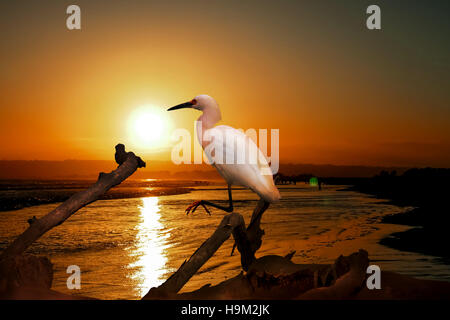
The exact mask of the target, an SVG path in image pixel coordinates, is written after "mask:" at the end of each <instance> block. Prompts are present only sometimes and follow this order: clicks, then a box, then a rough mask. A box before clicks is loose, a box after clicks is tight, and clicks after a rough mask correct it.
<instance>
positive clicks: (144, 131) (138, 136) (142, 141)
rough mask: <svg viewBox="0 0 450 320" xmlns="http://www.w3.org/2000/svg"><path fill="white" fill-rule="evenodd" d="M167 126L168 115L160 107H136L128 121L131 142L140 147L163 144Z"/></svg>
mask: <svg viewBox="0 0 450 320" xmlns="http://www.w3.org/2000/svg"><path fill="white" fill-rule="evenodd" d="M167 127H168V120H167V118H166V115H165V114H164V113H163V112H162V110H161V109H160V108H157V107H153V106H143V107H140V108H138V109H136V110H135V111H133V113H132V114H131V116H130V119H129V122H128V131H129V135H130V139H131V142H132V143H133V144H134V145H135V146H137V147H140V148H148V147H158V146H161V144H162V143H163V140H165V139H164V136H165V135H166V131H167V129H168V128H167Z"/></svg>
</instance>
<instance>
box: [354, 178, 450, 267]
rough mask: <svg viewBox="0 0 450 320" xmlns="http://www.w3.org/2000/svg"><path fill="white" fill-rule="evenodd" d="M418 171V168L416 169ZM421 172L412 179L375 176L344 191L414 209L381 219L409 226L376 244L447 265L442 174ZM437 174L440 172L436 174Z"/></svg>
mask: <svg viewBox="0 0 450 320" xmlns="http://www.w3.org/2000/svg"><path fill="white" fill-rule="evenodd" d="M416 170H417V169H416ZM421 170H422V171H421ZM427 170H428V169H420V170H417V172H413V173H414V175H413V174H411V176H413V177H409V176H406V177H405V176H404V175H403V176H395V175H391V176H389V175H387V176H375V177H374V178H369V179H364V180H363V179H360V180H357V181H354V184H353V186H352V187H349V188H348V189H347V190H351V191H356V192H360V193H364V194H368V195H372V196H375V197H376V198H377V199H385V200H386V201H387V203H389V204H392V205H396V206H399V207H407V206H412V207H414V208H413V209H411V210H408V211H406V212H404V213H397V214H393V215H388V216H385V217H383V219H382V221H381V223H386V224H395V225H404V226H411V227H413V228H411V229H409V230H406V231H402V232H396V233H393V234H391V235H389V236H388V237H385V238H383V239H381V240H380V241H379V244H381V245H384V246H387V247H389V248H392V249H397V250H400V251H407V252H414V253H419V254H425V255H430V256H434V257H438V258H442V260H443V263H445V264H450V252H449V251H448V248H447V247H446V243H447V239H446V234H447V233H446V232H447V231H446V230H445V228H446V226H447V225H448V222H449V217H448V216H447V215H446V213H445V212H444V211H445V209H444V208H445V203H444V201H445V199H446V197H445V190H446V189H445V178H446V177H445V174H443V176H439V177H438V176H436V173H435V172H431V173H430V172H427ZM417 173H419V174H417ZM437 173H439V172H437Z"/></svg>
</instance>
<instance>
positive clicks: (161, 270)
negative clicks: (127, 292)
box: [129, 197, 170, 297]
mask: <svg viewBox="0 0 450 320" xmlns="http://www.w3.org/2000/svg"><path fill="white" fill-rule="evenodd" d="M141 200H142V206H140V207H139V210H140V213H141V214H140V219H141V221H140V222H139V224H138V225H137V229H138V233H137V235H136V247H135V248H136V249H135V250H134V252H133V253H132V255H133V256H135V257H136V260H135V261H134V262H133V263H132V264H130V265H129V267H130V268H133V269H135V272H134V274H133V275H132V278H133V280H135V281H136V282H137V288H136V290H137V291H138V294H139V296H140V297H142V296H143V295H145V294H146V293H147V292H148V290H150V288H152V287H156V286H158V285H160V284H161V283H162V282H163V280H164V279H163V278H162V276H163V275H164V274H165V273H166V272H167V270H166V262H167V257H166V254H165V250H166V249H167V247H168V245H167V239H168V237H169V236H170V234H169V232H168V231H167V230H164V225H163V224H162V223H161V222H160V221H159V220H160V218H161V214H160V206H159V204H158V200H159V199H158V197H149V198H142V199H141Z"/></svg>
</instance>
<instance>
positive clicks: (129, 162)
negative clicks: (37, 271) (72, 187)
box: [0, 144, 145, 260]
mask: <svg viewBox="0 0 450 320" xmlns="http://www.w3.org/2000/svg"><path fill="white" fill-rule="evenodd" d="M115 159H116V162H117V163H118V164H119V167H118V168H117V169H116V170H114V171H112V172H110V173H103V172H101V173H100V174H99V177H98V180H97V182H95V183H94V184H93V185H91V186H90V187H89V188H88V189H86V190H84V191H81V192H78V193H76V194H74V195H73V196H71V197H70V198H69V199H67V200H66V201H65V202H63V203H62V204H61V205H60V206H58V207H57V208H56V209H55V210H53V211H51V212H50V213H48V214H47V215H45V216H44V217H42V218H40V219H33V220H32V222H31V223H30V226H29V228H28V229H27V230H25V232H24V233H22V234H21V235H20V236H19V237H17V239H16V240H14V242H13V243H12V244H11V245H10V246H9V247H7V248H6V249H5V250H4V251H3V252H2V254H1V255H0V260H2V259H6V258H11V257H14V256H17V255H19V254H21V253H23V252H24V251H25V250H26V249H27V248H28V247H29V246H30V245H31V244H32V243H33V242H34V241H36V240H37V239H38V238H39V237H41V236H42V235H43V234H44V233H46V232H47V231H49V230H50V229H52V228H53V227H56V226H58V225H60V224H61V223H63V222H64V221H65V220H66V219H67V218H69V217H70V216H71V215H72V214H74V213H75V212H77V211H78V210H79V209H81V208H83V207H84V206H86V205H88V204H90V203H92V202H94V201H96V200H97V199H98V198H99V197H100V196H101V195H102V194H104V193H105V192H107V191H108V190H109V189H111V188H112V187H114V186H116V185H118V184H120V183H121V182H122V181H124V180H125V179H127V178H128V177H129V176H130V175H132V174H133V173H134V172H135V171H136V170H137V169H138V168H141V167H145V162H144V161H142V159H141V158H139V157H137V156H136V155H135V154H134V153H133V152H125V146H124V145H123V144H118V145H117V146H116V154H115Z"/></svg>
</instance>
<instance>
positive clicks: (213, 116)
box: [167, 95, 280, 229]
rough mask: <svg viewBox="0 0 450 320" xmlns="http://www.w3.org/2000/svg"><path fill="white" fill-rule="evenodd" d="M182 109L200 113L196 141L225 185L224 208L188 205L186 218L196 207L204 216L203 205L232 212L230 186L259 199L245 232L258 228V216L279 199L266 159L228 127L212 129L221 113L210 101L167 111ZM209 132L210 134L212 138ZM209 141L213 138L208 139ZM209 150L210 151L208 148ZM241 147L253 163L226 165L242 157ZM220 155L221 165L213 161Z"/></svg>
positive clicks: (205, 99) (203, 99)
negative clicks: (246, 191) (256, 195)
mask: <svg viewBox="0 0 450 320" xmlns="http://www.w3.org/2000/svg"><path fill="white" fill-rule="evenodd" d="M183 108H192V109H196V110H200V111H202V112H203V114H202V115H201V116H200V117H199V118H198V122H197V125H196V131H197V138H198V140H199V142H200V144H201V146H202V148H203V150H204V151H205V154H206V156H207V157H208V159H209V161H210V163H211V164H212V165H213V166H214V167H215V168H216V169H217V171H218V172H219V174H220V175H221V176H222V177H223V178H224V179H225V181H226V182H227V184H228V207H225V206H221V205H218V204H215V203H212V202H210V201H206V200H200V201H196V202H194V203H193V204H191V205H190V206H189V207H188V208H187V209H186V214H189V212H191V210H192V212H194V211H195V210H196V209H197V207H198V206H199V205H201V206H203V207H204V208H205V210H206V212H208V214H209V210H208V208H207V207H206V205H209V206H212V207H215V208H218V209H221V210H224V211H226V212H233V200H232V196H231V186H232V185H239V186H244V187H247V188H249V189H251V190H252V191H253V192H255V193H256V194H258V195H259V197H260V200H259V202H258V206H257V208H256V209H255V211H254V212H253V215H252V218H251V221H250V224H249V226H248V228H250V226H251V224H253V223H258V224H259V221H260V219H261V215H262V214H263V212H264V211H265V210H267V208H268V207H269V204H271V203H273V202H276V201H278V200H279V199H280V192H279V191H278V189H277V187H276V186H275V183H274V181H273V176H272V173H271V171H270V167H269V164H268V162H267V159H266V158H265V156H264V155H263V153H262V152H261V150H260V149H259V148H258V147H257V146H256V144H255V143H254V142H253V140H252V139H250V137H248V136H246V135H245V134H244V133H243V132H241V131H239V130H236V129H234V128H232V127H229V126H224V125H220V126H214V125H215V124H216V123H217V122H218V121H219V120H220V119H221V113H220V109H219V105H218V104H217V102H216V101H215V100H214V99H213V98H212V97H210V96H208V95H199V96H197V97H195V98H194V99H192V100H191V101H189V102H185V103H182V104H179V105H176V106H174V107H171V108H169V109H168V110H167V111H171V110H177V109H183ZM211 131H214V134H213V133H212V132H211ZM211 137H213V138H212V139H211ZM211 146H213V147H212V148H211ZM242 147H245V152H248V154H247V155H249V154H251V153H252V152H253V153H254V154H255V155H256V158H255V159H257V161H252V159H251V157H250V156H248V157H247V156H244V158H245V161H244V162H242V161H241V162H238V161H231V163H230V161H226V160H227V159H228V160H229V159H232V160H235V158H236V157H237V158H239V157H240V156H241V157H242V156H243V155H242V151H243V150H244V149H243V148H242ZM220 151H222V160H223V161H217V155H218V152H220ZM213 152H214V154H213ZM239 153H241V154H239ZM241 159H242V158H241ZM248 228H247V229H248Z"/></svg>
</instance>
